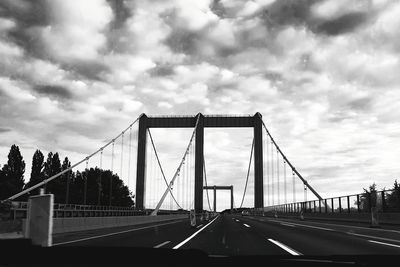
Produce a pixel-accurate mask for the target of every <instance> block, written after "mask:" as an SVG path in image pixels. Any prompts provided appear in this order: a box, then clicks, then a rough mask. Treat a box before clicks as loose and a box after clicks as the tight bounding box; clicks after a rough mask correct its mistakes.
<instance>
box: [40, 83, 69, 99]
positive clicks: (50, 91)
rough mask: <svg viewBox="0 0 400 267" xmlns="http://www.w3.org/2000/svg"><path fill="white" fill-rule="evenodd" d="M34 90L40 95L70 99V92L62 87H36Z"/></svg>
mask: <svg viewBox="0 0 400 267" xmlns="http://www.w3.org/2000/svg"><path fill="white" fill-rule="evenodd" d="M34 89H35V91H37V92H39V93H40V94H44V95H49V96H54V97H56V98H61V99H70V98H71V97H72V94H71V92H70V91H69V90H68V89H67V88H65V87H63V86H58V85H38V86H36V87H35V88H34Z"/></svg>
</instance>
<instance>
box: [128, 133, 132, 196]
mask: <svg viewBox="0 0 400 267" xmlns="http://www.w3.org/2000/svg"><path fill="white" fill-rule="evenodd" d="M128 146H129V148H128V189H129V190H131V154H132V127H129V144H128Z"/></svg>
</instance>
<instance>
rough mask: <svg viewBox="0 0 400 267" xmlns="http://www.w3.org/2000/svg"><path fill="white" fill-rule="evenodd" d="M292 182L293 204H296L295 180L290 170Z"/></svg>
mask: <svg viewBox="0 0 400 267" xmlns="http://www.w3.org/2000/svg"><path fill="white" fill-rule="evenodd" d="M292 181H293V203H296V178H295V177H294V171H293V170H292Z"/></svg>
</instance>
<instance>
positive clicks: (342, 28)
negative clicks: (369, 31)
mask: <svg viewBox="0 0 400 267" xmlns="http://www.w3.org/2000/svg"><path fill="white" fill-rule="evenodd" d="M367 18H368V17H367V16H366V14H365V13H351V14H346V15H343V16H341V17H339V18H336V19H333V20H330V21H326V22H323V23H321V24H320V25H318V27H317V30H318V31H319V32H322V33H325V34H329V35H338V34H343V33H347V32H351V31H354V30H355V29H356V28H357V27H359V26H360V25H362V24H363V23H365V22H366V21H367Z"/></svg>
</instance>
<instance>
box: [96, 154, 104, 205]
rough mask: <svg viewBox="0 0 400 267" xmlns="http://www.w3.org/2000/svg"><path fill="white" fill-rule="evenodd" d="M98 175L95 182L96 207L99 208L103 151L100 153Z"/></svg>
mask: <svg viewBox="0 0 400 267" xmlns="http://www.w3.org/2000/svg"><path fill="white" fill-rule="evenodd" d="M99 167H100V175H99V177H98V181H97V205H98V206H100V204H101V203H100V202H101V177H102V175H103V149H102V150H101V151H100V166H99Z"/></svg>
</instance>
